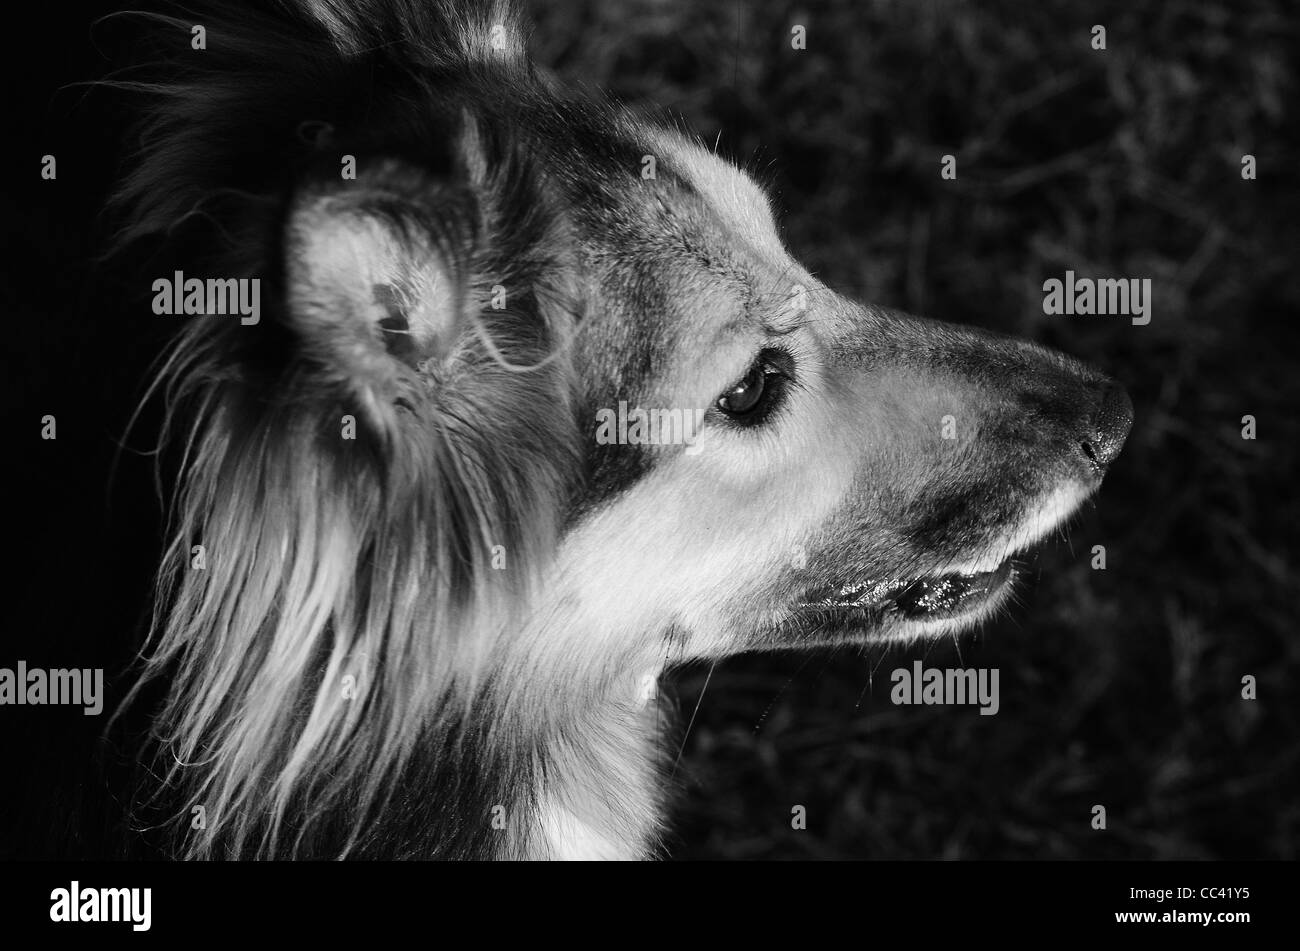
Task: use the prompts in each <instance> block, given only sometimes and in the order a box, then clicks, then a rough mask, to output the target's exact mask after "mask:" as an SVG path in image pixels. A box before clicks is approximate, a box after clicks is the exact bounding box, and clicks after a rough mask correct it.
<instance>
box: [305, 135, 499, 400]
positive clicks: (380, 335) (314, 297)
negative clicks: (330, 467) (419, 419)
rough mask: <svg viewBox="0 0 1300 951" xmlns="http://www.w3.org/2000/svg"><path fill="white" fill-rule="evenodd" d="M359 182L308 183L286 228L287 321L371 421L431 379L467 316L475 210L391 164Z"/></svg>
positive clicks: (467, 198)
mask: <svg viewBox="0 0 1300 951" xmlns="http://www.w3.org/2000/svg"><path fill="white" fill-rule="evenodd" d="M367 178H368V181H367V183H366V184H364V185H357V184H356V183H344V185H345V186H346V185H348V184H351V185H353V187H340V186H332V187H328V188H321V187H310V188H308V189H306V190H304V192H302V193H301V194H300V195H299V196H298V197H297V198H296V200H295V201H294V203H293V206H292V207H291V209H290V212H289V216H288V222H287V225H286V229H285V239H284V244H285V288H286V305H287V307H286V309H287V314H286V317H287V321H288V323H289V326H290V327H291V328H292V329H293V330H294V332H295V334H296V336H297V338H298V340H299V341H300V344H301V347H302V351H303V354H304V356H306V357H307V358H308V359H310V360H311V361H312V362H313V363H314V364H315V365H316V366H317V367H318V368H320V369H321V370H322V371H323V372H324V374H325V375H326V376H327V377H328V378H331V379H333V380H334V381H336V382H338V383H339V384H340V385H342V386H343V387H345V388H346V389H347V390H348V391H349V392H350V394H351V395H352V396H353V397H355V398H356V399H358V400H359V401H360V403H361V404H362V406H363V407H364V409H365V411H366V412H367V413H368V414H369V415H370V416H371V418H372V421H374V422H376V423H381V424H382V423H384V422H385V420H386V418H387V411H386V409H385V407H388V406H390V405H391V404H392V403H393V402H394V401H396V400H397V399H399V398H400V397H401V396H402V394H403V391H405V390H408V389H410V388H412V387H415V386H418V381H419V380H420V379H423V380H424V381H425V383H426V384H427V383H433V382H436V381H437V379H438V378H439V377H440V375H441V374H442V372H443V370H444V368H445V367H446V366H447V365H448V363H449V362H451V361H452V360H453V359H454V358H455V352H456V348H457V345H458V342H459V341H461V340H463V338H464V337H465V334H466V332H467V330H468V329H469V327H468V325H469V322H470V319H471V312H470V309H471V308H472V307H474V306H475V303H476V302H474V301H472V300H470V296H471V294H472V292H473V274H472V273H471V271H470V268H471V266H472V263H471V260H470V258H471V257H472V253H473V249H474V244H475V242H476V240H477V237H478V232H479V230H480V229H479V227H478V222H477V220H476V219H477V217H478V207H477V201H476V200H475V198H474V196H473V194H472V193H471V192H470V191H468V190H466V189H457V188H452V187H448V186H447V185H444V184H440V183H438V182H434V181H430V180H428V179H427V178H426V177H425V176H423V175H422V174H420V173H417V172H415V171H414V170H412V169H408V168H405V167H403V166H402V165H400V164H399V163H397V162H395V161H391V160H388V161H384V162H382V163H377V167H375V168H372V169H371V170H370V171H369V172H368V174H367Z"/></svg>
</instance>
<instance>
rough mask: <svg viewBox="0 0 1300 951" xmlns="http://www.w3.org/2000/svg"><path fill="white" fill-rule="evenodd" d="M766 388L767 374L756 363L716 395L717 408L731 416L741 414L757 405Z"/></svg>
mask: <svg viewBox="0 0 1300 951" xmlns="http://www.w3.org/2000/svg"><path fill="white" fill-rule="evenodd" d="M766 389H767V374H766V373H764V372H763V367H762V366H760V365H759V364H757V363H756V364H754V365H753V366H752V367H750V368H749V372H748V373H746V374H745V376H744V378H743V379H742V380H741V381H740V382H739V383H737V384H736V385H735V386H733V387H732V388H731V389H729V390H727V392H725V393H723V394H722V395H721V396H719V397H718V409H720V410H722V411H723V412H724V413H730V414H731V415H732V416H743V415H744V414H745V413H748V412H751V411H752V410H753V409H754V407H755V406H757V405H758V403H759V401H760V400H761V399H762V398H763V392H764V391H765V390H766Z"/></svg>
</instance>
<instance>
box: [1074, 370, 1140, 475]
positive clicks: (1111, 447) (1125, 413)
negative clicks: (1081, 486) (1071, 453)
mask: <svg viewBox="0 0 1300 951" xmlns="http://www.w3.org/2000/svg"><path fill="white" fill-rule="evenodd" d="M1132 425H1133V401H1132V400H1130V399H1129V395H1128V391H1127V390H1125V389H1124V387H1122V386H1120V385H1119V384H1118V383H1114V382H1110V381H1107V382H1106V383H1103V384H1102V385H1101V392H1100V394H1099V398H1098V401H1097V409H1096V411H1095V412H1094V413H1093V414H1092V418H1091V420H1090V421H1089V426H1088V432H1087V434H1086V436H1085V438H1084V439H1083V441H1082V442H1081V443H1080V445H1079V448H1080V449H1081V450H1082V451H1083V454H1084V455H1085V456H1087V457H1088V460H1089V461H1090V462H1091V463H1092V464H1093V466H1094V467H1095V468H1096V469H1097V472H1098V474H1102V473H1104V472H1105V471H1106V469H1107V467H1109V466H1110V464H1111V463H1112V462H1114V461H1115V459H1116V457H1118V456H1119V453H1120V450H1121V449H1123V448H1124V440H1125V439H1127V438H1128V431H1129V428H1130V427H1131V426H1132Z"/></svg>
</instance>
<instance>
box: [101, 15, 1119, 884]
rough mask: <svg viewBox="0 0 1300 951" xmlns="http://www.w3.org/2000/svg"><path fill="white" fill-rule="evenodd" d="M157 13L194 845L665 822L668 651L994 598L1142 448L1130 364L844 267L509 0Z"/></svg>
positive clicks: (642, 840)
mask: <svg viewBox="0 0 1300 951" xmlns="http://www.w3.org/2000/svg"><path fill="white" fill-rule="evenodd" d="M156 22H157V23H158V24H159V25H160V27H161V29H160V30H159V31H158V34H159V36H160V37H162V42H161V45H160V47H159V49H160V50H162V51H164V52H163V53H162V54H160V55H161V58H162V59H163V60H165V62H164V63H163V66H162V69H163V70H164V72H163V73H162V77H163V78H161V79H159V80H158V81H157V82H136V81H133V82H132V83H131V84H129V85H130V86H131V88H133V89H135V90H144V92H145V93H147V94H148V95H149V96H150V97H151V98H150V100H149V103H148V104H147V105H146V106H145V108H144V112H143V118H142V124H143V136H142V139H141V141H142V143H143V144H142V145H141V147H140V150H139V152H138V154H137V155H135V156H134V157H133V159H132V161H131V165H130V171H129V172H128V174H127V175H126V176H125V178H124V180H123V181H122V184H121V187H120V189H119V191H118V193H117V195H116V206H117V208H118V209H119V212H120V213H121V214H122V215H123V216H124V224H123V227H122V231H121V235H120V242H121V244H123V245H133V244H135V243H137V242H141V241H145V240H152V241H153V242H154V245H155V246H156V247H157V248H158V249H159V250H158V252H157V254H158V257H156V258H155V259H154V260H169V261H171V262H173V263H172V264H169V265H168V267H167V268H166V270H165V271H164V273H166V274H168V275H169V277H168V278H165V279H162V283H161V284H160V285H159V287H158V291H159V298H158V300H160V301H163V303H164V304H165V303H166V301H167V300H172V301H175V302H177V304H178V306H177V307H176V308H172V310H181V311H184V313H181V314H179V315H176V316H173V317H170V318H164V319H171V320H174V321H176V323H177V325H178V327H179V329H178V332H177V337H176V343H175V346H174V349H173V350H172V351H171V353H170V356H169V358H168V361H167V364H166V366H165V367H164V369H163V372H162V373H161V375H160V378H159V382H158V384H157V385H158V386H159V387H161V388H162V390H163V392H164V393H165V394H166V398H167V406H168V414H169V424H168V430H169V431H170V432H171V433H172V434H173V435H178V436H179V437H180V438H179V439H178V440H174V441H173V442H172V443H171V444H172V445H173V446H179V447H180V449H179V452H180V460H179V462H178V473H179V474H178V479H177V494H176V499H175V503H174V511H173V528H172V533H171V536H170V537H171V542H170V545H169V547H168V550H167V552H166V554H165V557H164V559H163V564H162V568H161V572H160V581H159V586H158V594H157V604H156V609H155V615H154V624H153V630H152V632H151V634H150V637H149V640H148V642H147V644H146V647H145V648H144V650H143V651H142V653H141V673H140V679H139V683H138V684H137V687H136V690H135V691H134V692H133V694H132V701H138V700H139V699H140V697H141V696H142V695H143V691H144V688H145V686H146V685H151V684H153V685H162V686H161V688H160V689H161V690H162V692H163V695H164V696H163V699H162V702H161V703H160V704H159V705H158V706H157V709H156V710H153V711H152V717H153V724H154V727H153V744H152V745H153V751H152V752H153V755H154V757H155V759H154V762H155V763H156V766H155V767H154V768H152V769H151V770H150V771H149V773H148V779H149V781H148V782H147V783H146V784H145V785H144V789H143V790H142V792H141V795H140V814H141V815H148V814H150V813H149V810H151V809H155V810H160V812H159V814H160V815H164V816H165V819H159V820H158V823H159V827H160V828H162V829H163V830H164V831H165V833H166V835H167V837H168V843H169V845H168V851H169V853H170V854H173V855H175V856H177V857H183V858H242V857H254V858H274V857H303V858H340V857H345V858H461V859H482V858H506V859H511V858H513V859H533V858H538V859H543V858H544V859H551V858H584V859H619V858H644V857H654V856H656V855H659V854H661V853H662V851H663V845H662V843H663V837H664V832H665V828H664V815H665V813H666V811H667V806H668V801H667V793H666V785H667V784H666V782H665V779H664V772H665V769H664V767H665V763H664V762H663V759H664V757H663V726H662V723H663V721H664V719H665V718H666V714H667V711H666V710H664V709H663V707H664V704H663V703H662V702H661V701H660V700H659V698H658V689H657V685H658V680H659V678H660V676H661V674H663V673H664V672H665V671H667V670H669V669H671V668H673V667H675V666H677V665H680V664H683V663H687V662H690V661H696V660H701V659H704V660H709V659H717V658H721V657H725V656H727V655H732V654H736V653H739V652H743V651H755V650H793V649H797V650H812V649H817V648H824V647H830V646H833V645H842V644H854V645H863V644H870V643H876V642H886V641H911V640H915V639H921V638H933V637H937V636H941V635H944V636H947V635H956V634H957V633H958V632H961V631H965V630H968V629H970V628H972V627H973V626H975V625H977V624H979V623H980V622H981V621H982V620H983V619H986V618H987V617H989V616H990V615H991V614H992V613H993V612H995V611H997V610H998V609H999V608H1000V607H1001V606H1002V605H1004V603H1005V602H1006V601H1007V599H1008V597H1009V594H1010V592H1011V590H1012V586H1013V584H1014V581H1015V577H1016V572H1017V556H1018V555H1020V554H1021V553H1022V552H1024V551H1025V550H1026V549H1027V548H1029V547H1030V546H1032V545H1033V544H1034V543H1036V542H1037V541H1038V540H1040V539H1041V538H1042V537H1044V536H1045V535H1046V534H1048V533H1050V532H1051V531H1052V530H1054V529H1055V528H1056V527H1057V526H1059V525H1060V524H1061V523H1062V522H1063V521H1065V520H1066V519H1068V518H1069V517H1070V515H1071V514H1072V513H1073V512H1074V511H1075V510H1076V508H1077V507H1078V506H1079V504H1080V503H1081V502H1082V501H1083V500H1084V499H1086V498H1088V497H1089V496H1090V495H1091V494H1092V493H1094V492H1095V491H1096V489H1097V488H1098V486H1099V485H1100V483H1101V481H1102V477H1103V475H1104V474H1105V472H1106V470H1107V468H1108V467H1109V466H1110V465H1111V463H1112V462H1113V461H1114V460H1115V458H1116V456H1117V455H1118V453H1119V452H1120V449H1121V447H1122V445H1123V443H1124V440H1125V438H1126V436H1127V433H1128V430H1129V427H1130V425H1131V421H1132V405H1131V403H1130V401H1129V398H1128V396H1127V395H1126V394H1125V391H1124V389H1123V388H1122V387H1121V386H1119V385H1118V384H1116V383H1115V382H1113V381H1112V380H1110V379H1108V378H1107V377H1105V376H1103V375H1102V374H1100V373H1098V372H1096V371H1094V370H1092V369H1089V368H1088V367H1086V366H1084V365H1082V364H1080V363H1078V362H1076V361H1074V360H1072V359H1070V358H1068V357H1066V356H1063V355H1061V354H1058V353H1054V352H1051V351H1049V350H1047V349H1044V348H1043V347H1041V346H1038V345H1035V344H1033V343H1030V342H1026V341H1019V340H1014V339H1008V338H1004V337H999V336H995V335H993V334H990V333H986V332H981V331H979V330H975V329H970V328H966V327H957V326H949V325H945V324H941V323H937V322H933V321H930V320H925V319H920V318H916V317H912V316H909V315H905V314H901V313H897V312H892V311H889V310H886V309H884V308H881V307H874V306H863V305H860V304H857V303H854V302H852V301H849V300H846V299H845V298H843V297H841V296H839V295H838V294H836V293H835V292H833V291H832V290H830V289H829V288H827V287H826V286H824V285H823V284H822V283H821V282H819V281H818V280H817V279H816V278H815V277H814V276H813V275H811V274H810V273H808V272H807V271H806V270H804V269H803V268H802V267H801V266H800V265H799V264H798V263H797V262H796V261H795V260H794V258H792V257H791V255H790V253H789V252H788V251H787V250H786V249H785V247H783V245H782V243H781V241H780V239H779V238H778V236H777V230H776V224H775V222H774V220H773V215H772V212H771V209H770V206H769V201H768V199H767V197H766V195H765V194H764V192H763V191H762V189H761V188H760V187H759V186H758V185H757V184H756V183H755V182H754V181H753V180H752V179H751V178H750V177H749V176H748V175H746V174H745V173H744V172H742V171H740V170H739V169H737V168H735V167H733V166H732V165H731V164H729V163H728V162H726V161H724V160H723V159H721V158H719V157H718V156H717V155H715V154H714V153H713V152H712V151H711V150H709V149H708V148H706V147H704V146H702V145H701V144H700V143H699V142H698V141H695V140H693V139H691V138H689V137H687V136H686V135H684V134H682V133H681V132H678V131H676V130H671V129H667V128H657V127H653V126H651V125H648V124H646V123H644V122H641V121H638V120H636V119H634V118H633V117H632V116H631V115H630V114H629V113H627V112H626V111H624V110H622V109H620V108H617V107H615V106H613V105H611V104H609V103H605V102H601V101H593V100H592V99H591V98H589V97H585V96H577V95H574V94H572V93H570V92H568V91H566V90H564V89H563V88H561V87H560V85H559V84H558V83H557V82H556V81H555V80H554V79H553V78H551V77H550V76H548V75H547V74H545V73H543V72H541V71H539V70H537V69H536V68H534V67H533V66H531V65H530V64H529V62H528V60H527V58H526V56H525V53H524V46H525V38H524V33H523V30H522V27H521V25H520V24H521V20H520V18H519V16H518V15H517V13H516V11H515V10H513V9H512V8H510V7H509V6H507V5H504V4H501V3H490V2H471V3H467V4H463V5H453V4H450V3H445V2H441V0H439V2H428V3H420V2H416V0H364V2H356V3H345V2H343V0H302V2H293V3H285V4H281V5H277V6H273V7H268V8H260V7H259V8H256V9H253V10H250V11H248V12H247V13H246V14H240V15H239V16H238V17H237V18H230V17H229V15H228V14H224V13H223V14H217V13H213V14H212V16H210V17H206V18H204V17H196V18H193V19H188V18H187V19H179V18H170V17H161V18H158V19H157V21H156ZM196 24H201V25H202V26H203V32H204V37H205V41H204V42H205V44H206V45H205V46H204V47H203V48H202V50H201V52H196V51H194V50H192V49H191V45H192V44H191V43H190V37H191V35H193V36H198V33H197V31H195V30H194V26H195V25H196ZM173 266H174V267H175V270H173V269H172V268H173ZM172 274H175V278H176V280H175V284H171V283H169V281H170V275H172ZM186 275H189V276H188V277H187V276H186ZM196 275H197V277H196ZM232 281H234V282H255V283H254V284H251V285H249V284H239V285H238V286H239V287H240V288H241V289H242V288H245V287H252V288H255V289H256V297H255V298H254V297H251V295H246V294H244V293H243V291H242V290H241V293H240V295H239V297H240V299H241V300H248V299H253V300H256V301H258V312H257V314H256V316H253V318H252V319H247V318H248V317H249V316H250V315H252V310H250V309H248V308H245V309H244V310H243V311H241V312H240V313H242V314H243V318H241V317H239V316H232V315H231V314H229V313H228V314H226V315H225V316H222V315H221V314H219V313H212V311H213V310H225V308H224V307H223V308H214V307H213V305H212V303H211V300H212V294H211V285H212V282H216V283H217V286H218V289H220V288H221V287H222V286H225V287H233V286H234V285H231V284H229V282H232ZM194 282H197V283H195V285H194V286H193V287H191V286H190V285H191V284H192V283H194ZM205 289H206V290H207V291H208V293H207V296H206V297H205V296H204V291H205ZM191 292H194V294H195V295H196V296H195V297H194V298H193V300H194V301H195V303H194V306H193V307H190V308H188V309H186V308H185V307H181V306H180V303H181V302H182V301H188V300H189V299H190V297H189V295H190V293H191ZM156 309H157V308H156ZM172 310H167V309H158V312H159V313H170V312H172ZM232 310H233V308H232ZM187 315H188V316H187Z"/></svg>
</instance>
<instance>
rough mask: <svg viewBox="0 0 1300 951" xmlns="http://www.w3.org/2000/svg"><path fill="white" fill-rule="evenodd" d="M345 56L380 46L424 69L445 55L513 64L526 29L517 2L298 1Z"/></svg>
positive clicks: (475, 0)
mask: <svg viewBox="0 0 1300 951" xmlns="http://www.w3.org/2000/svg"><path fill="white" fill-rule="evenodd" d="M296 5H297V6H299V7H300V8H301V9H302V11H303V13H305V14H306V16H307V17H309V18H310V19H311V20H314V21H315V22H316V23H317V24H319V25H320V26H322V27H323V28H324V29H325V30H326V32H327V33H328V34H329V36H330V39H331V40H332V42H333V43H334V45H335V47H336V48H337V49H338V50H339V51H340V52H342V53H343V54H345V55H356V54H357V53H359V52H361V51H364V50H373V49H377V48H381V47H387V48H389V49H393V50H398V51H400V52H399V55H403V56H405V57H406V58H409V59H413V60H415V61H422V62H425V63H426V64H428V65H440V64H441V63H440V60H441V59H443V57H445V56H446V55H447V51H449V50H452V51H455V55H457V56H459V57H463V58H466V59H469V60H475V61H481V62H503V61H504V62H517V61H520V60H521V59H522V57H523V51H524V44H525V33H526V31H525V29H524V26H523V24H522V20H523V17H522V14H521V11H520V9H519V7H520V4H519V3H518V2H516V0H460V2H457V3H450V2H446V0H427V2H422V0H415V2H412V0H298V2H297V4H296Z"/></svg>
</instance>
